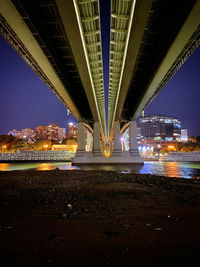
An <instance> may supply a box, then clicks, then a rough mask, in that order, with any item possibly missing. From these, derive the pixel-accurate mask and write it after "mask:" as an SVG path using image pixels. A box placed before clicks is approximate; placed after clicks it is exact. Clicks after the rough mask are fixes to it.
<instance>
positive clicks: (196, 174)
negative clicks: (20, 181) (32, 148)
mask: <svg viewBox="0 0 200 267" xmlns="http://www.w3.org/2000/svg"><path fill="white" fill-rule="evenodd" d="M55 168H59V169H61V170H75V169H77V170H80V169H82V170H100V169H101V170H108V171H119V172H124V173H126V172H134V173H150V174H154V175H164V176H168V177H182V178H200V162H195V163H191V162H155V161H154V162H153V161H152V162H151V161H148V162H145V163H144V165H135V164H131V165H121V164H118V165H88V166H83V167H82V166H81V167H77V166H71V163H69V162H66V163H64V162H49V163H42V162H39V163H38V162H37V163H34V162H30V163H28V162H26V163H0V171H13V170H28V169H34V170H52V169H55Z"/></svg>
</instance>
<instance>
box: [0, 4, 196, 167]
mask: <svg viewBox="0 0 200 267" xmlns="http://www.w3.org/2000/svg"><path fill="white" fill-rule="evenodd" d="M199 14H200V1H198V0H185V1H182V0H176V1H174V0H120V1H118V0H111V29H110V32H111V33H110V66H109V67H110V73H109V99H108V129H106V116H105V102H106V101H105V94H104V83H103V63H102V49H101V29H100V11H99V2H98V0H69V1H66V0H38V1H35V0H29V1H27V0H0V32H1V34H2V35H3V36H4V37H5V39H6V40H7V41H8V42H9V43H10V44H11V45H12V46H13V47H14V48H15V50H16V51H17V52H18V53H19V54H20V55H21V56H22V57H23V58H24V60H25V61H26V62H27V63H28V64H29V65H30V66H31V68H32V69H33V70H34V71H35V72H36V73H37V75H38V76H39V77H40V78H41V79H42V80H43V81H44V82H45V83H46V84H47V86H48V87H49V88H50V89H51V90H52V91H53V92H54V93H55V94H56V95H57V97H58V98H59V99H60V100H61V101H62V102H63V103H64V104H65V105H66V106H67V107H68V108H69V109H70V110H71V112H72V113H73V114H74V116H75V117H76V118H77V120H78V121H79V122H82V123H87V124H88V125H89V128H91V129H92V128H93V136H94V142H93V143H94V145H93V152H92V155H90V160H91V162H92V161H97V160H99V162H101V161H102V160H103V161H105V159H101V160H100V157H101V156H102V154H103V155H104V153H105V151H106V150H107V147H108V144H109V146H110V148H109V149H110V152H111V153H110V154H112V156H113V159H114V157H116V162H120V160H121V161H122V162H123V153H122V151H121V143H120V124H121V129H123V128H125V125H126V124H127V123H129V122H131V123H130V136H132V137H130V139H131V138H132V139H133V140H134V141H133V142H134V143H130V147H131V149H130V152H129V155H128V156H127V155H126V156H127V157H132V156H134V157H135V161H138V162H141V159H140V158H139V157H138V152H136V141H135V140H136V135H135V133H136V129H135V124H134V122H133V121H134V120H136V118H137V117H138V116H139V115H140V114H141V112H142V111H143V110H144V108H145V107H146V106H147V105H148V104H149V103H150V102H151V101H152V100H153V98H154V97H155V96H156V95H157V94H158V93H159V91H160V90H161V89H162V88H163V86H164V85H165V84H166V83H167V82H168V81H169V79H170V78H171V77H172V76H173V75H174V74H175V73H176V71H178V70H179V68H180V67H181V66H182V64H183V63H184V62H185V61H186V60H187V58H188V57H189V56H190V55H191V54H192V52H193V51H194V50H195V49H196V48H197V47H198V45H199V43H200V41H199V40H200V16H199ZM79 128H80V129H79V149H78V154H77V160H79V161H81V160H82V159H84V157H85V158H86V157H88V155H89V154H87V155H86V154H85V151H84V145H83V143H84V142H83V126H80V125H79ZM133 129H134V130H133ZM107 132H108V136H106V135H107ZM100 136H101V138H100ZM81 140H82V141H81ZM113 140H114V141H113ZM112 142H114V145H112ZM130 142H132V141H131V140H130ZM91 158H92V159H91ZM97 158H98V159H97ZM131 160H132V161H133V158H132V159H130V162H131ZM75 161H76V159H75ZM83 161H84V160H83ZM108 161H112V159H108ZM114 161H115V160H114ZM127 161H129V160H128V158H127Z"/></svg>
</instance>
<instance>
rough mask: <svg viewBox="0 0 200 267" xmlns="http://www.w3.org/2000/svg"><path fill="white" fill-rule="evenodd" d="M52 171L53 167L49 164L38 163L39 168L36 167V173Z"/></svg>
mask: <svg viewBox="0 0 200 267" xmlns="http://www.w3.org/2000/svg"><path fill="white" fill-rule="evenodd" d="M53 169H54V167H53V166H51V165H50V164H49V163H40V164H39V166H38V167H37V170H38V171H49V170H53Z"/></svg>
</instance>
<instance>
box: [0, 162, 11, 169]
mask: <svg viewBox="0 0 200 267" xmlns="http://www.w3.org/2000/svg"><path fill="white" fill-rule="evenodd" d="M9 165H10V164H9V163H0V171H7V170H8V167H9Z"/></svg>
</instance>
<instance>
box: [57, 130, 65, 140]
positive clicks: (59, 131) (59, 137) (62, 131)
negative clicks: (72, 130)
mask: <svg viewBox="0 0 200 267" xmlns="http://www.w3.org/2000/svg"><path fill="white" fill-rule="evenodd" d="M65 137H66V128H60V127H58V140H59V141H61V142H62V141H63V139H64V138H65Z"/></svg>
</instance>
